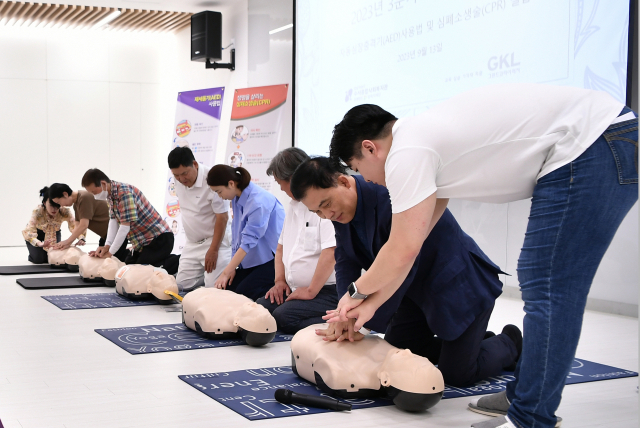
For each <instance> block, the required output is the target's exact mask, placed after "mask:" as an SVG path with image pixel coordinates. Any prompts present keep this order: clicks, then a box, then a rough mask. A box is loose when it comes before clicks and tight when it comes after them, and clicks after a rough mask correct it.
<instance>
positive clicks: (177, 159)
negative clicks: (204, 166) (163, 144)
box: [168, 147, 198, 187]
mask: <svg viewBox="0 0 640 428" xmlns="http://www.w3.org/2000/svg"><path fill="white" fill-rule="evenodd" d="M168 161H169V169H170V170H171V173H172V174H173V177H174V178H175V179H176V181H177V182H179V183H180V184H182V185H184V186H186V187H192V186H193V185H194V184H196V180H197V179H198V162H197V161H196V158H195V157H194V156H193V152H192V151H191V149H190V148H189V147H176V148H175V149H173V150H171V152H169V158H168Z"/></svg>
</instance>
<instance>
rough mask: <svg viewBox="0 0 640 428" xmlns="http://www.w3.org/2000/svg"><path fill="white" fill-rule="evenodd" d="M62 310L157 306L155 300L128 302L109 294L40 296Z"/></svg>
mask: <svg viewBox="0 0 640 428" xmlns="http://www.w3.org/2000/svg"><path fill="white" fill-rule="evenodd" d="M40 297H42V298H43V299H45V300H46V301H48V302H50V303H53V304H54V305H56V306H57V307H59V308H60V309H62V310H71V309H99V308H121V307H126V306H148V305H159V304H160V303H159V302H158V301H157V300H129V299H127V298H124V297H122V296H121V295H119V294H117V293H115V292H111V293H93V294H65V295H60V296H40Z"/></svg>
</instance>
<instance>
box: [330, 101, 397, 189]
mask: <svg viewBox="0 0 640 428" xmlns="http://www.w3.org/2000/svg"><path fill="white" fill-rule="evenodd" d="M396 120H397V118H396V117H395V116H394V115H392V114H391V113H389V112H387V111H385V110H383V109H382V108H380V107H378V106H376V105H373V104H362V105H359V106H356V107H354V108H352V109H351V110H349V111H348V112H347V114H345V115H344V118H343V119H342V121H341V122H340V123H338V124H337V125H336V126H335V127H334V128H333V137H332V138H331V147H330V150H329V157H330V158H331V160H332V161H333V162H334V163H335V164H337V165H339V164H346V165H347V166H348V167H349V168H351V169H353V170H354V171H356V172H358V173H360V174H362V177H363V178H364V179H365V180H367V181H372V182H374V183H376V184H380V185H382V186H384V185H386V182H385V175H384V164H385V162H386V160H387V155H388V154H389V149H390V148H391V142H392V140H393V135H392V134H391V130H392V128H393V124H394V123H395V121H396Z"/></svg>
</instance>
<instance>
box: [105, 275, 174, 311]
mask: <svg viewBox="0 0 640 428" xmlns="http://www.w3.org/2000/svg"><path fill="white" fill-rule="evenodd" d="M115 278H116V293H118V294H120V295H122V296H124V297H127V298H129V299H134V300H142V299H152V298H153V299H156V300H158V301H159V302H160V303H165V304H171V303H173V299H172V298H171V296H170V295H169V294H166V293H165V291H170V292H172V293H175V294H177V293H178V284H177V283H176V279H175V278H174V277H173V275H169V274H168V273H167V271H166V270H164V269H161V268H154V267H153V266H150V265H127V266H123V267H121V268H120V269H118V272H116V277H115Z"/></svg>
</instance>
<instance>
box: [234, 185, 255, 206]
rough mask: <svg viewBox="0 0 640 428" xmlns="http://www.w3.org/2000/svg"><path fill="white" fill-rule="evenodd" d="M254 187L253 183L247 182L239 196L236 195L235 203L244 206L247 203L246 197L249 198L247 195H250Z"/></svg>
mask: <svg viewBox="0 0 640 428" xmlns="http://www.w3.org/2000/svg"><path fill="white" fill-rule="evenodd" d="M254 187H255V184H253V183H249V185H248V186H247V187H245V189H244V190H243V191H242V194H241V195H240V197H239V198H238V197H236V205H238V206H239V207H240V208H244V205H245V204H246V203H247V199H249V196H251V192H253V188H254Z"/></svg>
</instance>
